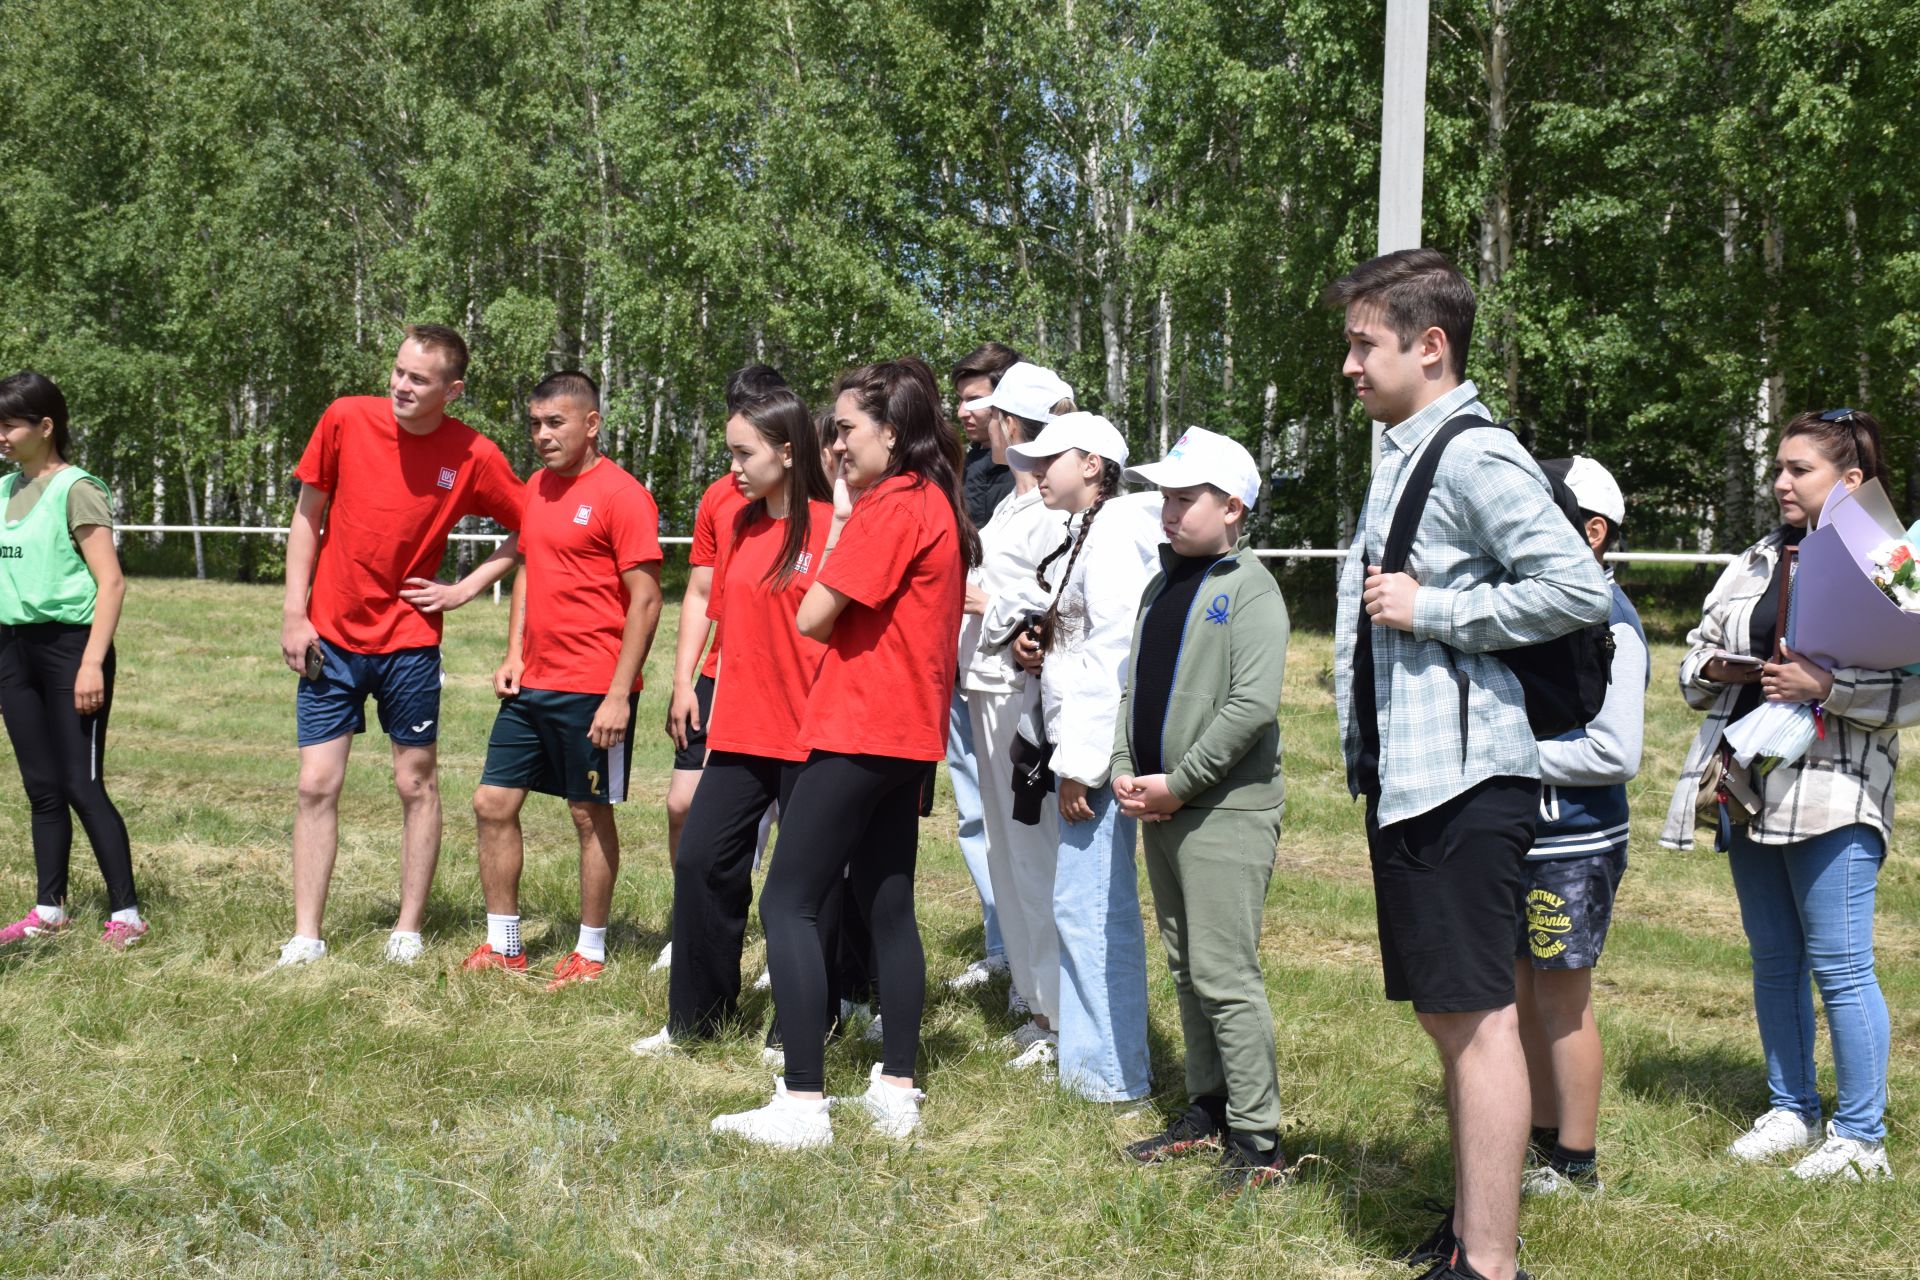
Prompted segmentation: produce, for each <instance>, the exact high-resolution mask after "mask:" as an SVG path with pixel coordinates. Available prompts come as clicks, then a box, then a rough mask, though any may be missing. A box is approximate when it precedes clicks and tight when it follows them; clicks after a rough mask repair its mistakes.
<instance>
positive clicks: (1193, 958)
mask: <svg viewBox="0 0 1920 1280" xmlns="http://www.w3.org/2000/svg"><path fill="white" fill-rule="evenodd" d="M1140 835H1141V842H1142V844H1143V845H1144V846H1145V849H1146V862H1147V879H1148V881H1149V882H1150V883H1151V884H1152V886H1153V906H1154V912H1155V914H1156V915H1157V916H1158V917H1159V920H1160V940H1161V941H1162V942H1164V943H1166V947H1167V968H1168V969H1170V970H1172V972H1173V985H1174V989H1175V990H1176V991H1177V992H1178V993H1179V996H1180V1030H1181V1033H1182V1035H1183V1036H1184V1037H1185V1038H1186V1042H1187V1094H1188V1096H1189V1097H1190V1098H1199V1097H1207V1096H1212V1097H1225V1098H1226V1100H1227V1124H1228V1125H1229V1126H1230V1127H1231V1128H1233V1129H1236V1130H1239V1131H1241V1132H1243V1133H1249V1134H1262V1135H1266V1134H1270V1133H1272V1132H1273V1131H1274V1130H1276V1129H1278V1128H1279V1127H1280V1078H1279V1069H1278V1068H1277V1067H1276V1066H1275V1063H1274V1047H1273V1011H1272V1010H1271V1009H1270V1008H1268V1007H1267V988H1266V982H1265V980H1264V979H1263V978H1262V977H1261V974H1260V916H1261V913H1262V910H1263V909H1264V907H1265V906H1266V900H1267V884H1268V882H1269V881H1270V880H1272V878H1273V858H1274V850H1275V848H1276V847H1277V846H1278V844H1279V841H1280V810H1279V809H1278V808H1277V807H1276V808H1273V809H1182V810H1180V811H1179V812H1177V813H1175V814H1174V815H1173V816H1172V817H1171V818H1169V819H1168V820H1167V821H1165V822H1143V823H1141V824H1140Z"/></svg>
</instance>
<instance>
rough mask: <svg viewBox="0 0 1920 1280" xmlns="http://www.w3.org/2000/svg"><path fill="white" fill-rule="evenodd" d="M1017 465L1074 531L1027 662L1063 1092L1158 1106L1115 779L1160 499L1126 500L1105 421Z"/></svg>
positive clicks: (1011, 460) (1031, 449) (1131, 875)
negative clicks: (1047, 789) (1049, 797)
mask: <svg viewBox="0 0 1920 1280" xmlns="http://www.w3.org/2000/svg"><path fill="white" fill-rule="evenodd" d="M1007 462H1008V464H1009V465H1010V466H1013V467H1015V468H1016V469H1020V470H1026V471H1032V472H1035V473H1037V474H1038V475H1039V477H1040V480H1039V485H1038V488H1039V490H1040V497H1041V501H1042V502H1044V503H1045V504H1046V506H1047V508H1048V509H1049V510H1052V511H1064V512H1067V513H1068V514H1069V516H1070V517H1071V519H1070V520H1069V522H1068V524H1067V534H1066V540H1065V541H1064V542H1062V543H1061V544H1060V546H1059V547H1058V548H1056V549H1055V551H1054V552H1053V554H1052V555H1050V556H1048V557H1047V559H1046V560H1044V561H1042V563H1041V565H1040V570H1039V576H1040V578H1041V580H1042V581H1046V580H1047V579H1049V578H1051V579H1052V581H1053V582H1055V583H1057V584H1058V589H1057V590H1056V591H1055V593H1054V596H1053V603H1052V605H1051V607H1049V608H1048V610H1047V612H1046V614H1045V615H1044V616H1043V618H1042V620H1041V625H1040V627H1039V634H1038V636H1037V638H1036V639H1035V640H1027V639H1022V640H1021V641H1018V642H1016V646H1015V652H1016V656H1017V657H1019V658H1020V659H1021V660H1022V664H1023V665H1025V666H1026V667H1027V669H1028V670H1029V671H1035V670H1038V671H1039V673H1040V695H1041V706H1042V709H1043V712H1044V717H1045V723H1046V732H1047V739H1048V741H1050V742H1052V743H1053V744H1054V746H1053V771H1054V774H1055V776H1056V778H1057V782H1058V787H1059V793H1060V794H1059V808H1060V818H1061V827H1060V851H1059V857H1058V863H1057V865H1056V867H1055V871H1054V882H1053V919H1054V926H1055V928H1056V930H1057V931H1058V934H1059V939H1060V997H1059V999H1060V1016H1059V1018H1058V1020H1057V1022H1056V1027H1057V1030H1058V1043H1057V1052H1058V1055H1059V1063H1060V1081H1061V1083H1062V1084H1063V1085H1065V1086H1066V1087H1068V1088H1070V1089H1073V1090H1074V1091H1075V1092H1077V1093H1080V1094H1082V1095H1083V1096H1085V1097H1088V1098H1092V1099H1095V1100H1097V1101H1102V1102H1121V1101H1127V1100H1130V1099H1136V1098H1144V1097H1146V1096H1147V1094H1148V1093H1149V1092H1150V1091H1151V1080H1150V1079H1149V1075H1148V1064H1147V948H1146V936H1145V933H1144V931H1143V929H1142V927H1141V923H1140V894H1139V890H1138V887H1137V884H1138V881H1137V875H1138V873H1137V871H1136V870H1135V867H1134V862H1133V846H1134V835H1135V822H1134V820H1133V819H1132V818H1129V817H1127V816H1126V815H1125V814H1123V813H1121V812H1120V806H1119V805H1118V804H1117V803H1115V801H1114V796H1113V788H1112V786H1111V785H1110V779H1109V778H1108V777H1107V765H1108V761H1109V759H1110V758H1111V756H1112V754H1113V727H1114V720H1115V717H1116V716H1117V715H1118V714H1119V708H1120V688H1121V684H1122V682H1123V680H1124V679H1125V668H1126V661H1127V652H1128V650H1129V648H1130V647H1131V645H1132V642H1133V623H1134V617H1135V615H1136V614H1137V613H1138V612H1139V609H1140V595H1141V593H1142V591H1144V590H1145V589H1146V585H1147V582H1148V580H1149V579H1150V578H1152V577H1153V574H1154V572H1155V570H1156V568H1157V567H1158V564H1159V545H1160V543H1161V542H1162V541H1164V535H1163V534H1162V532H1161V529H1160V495H1159V494H1158V493H1141V494H1134V495H1131V496H1121V495H1120V477H1121V474H1122V472H1123V471H1124V470H1125V468H1126V465H1127V443H1126V441H1125V439H1123V438H1122V437H1121V435H1120V433H1119V432H1118V431H1116V430H1115V429H1114V427H1113V424H1112V423H1110V422H1108V421H1107V420H1106V419H1105V418H1102V417H1098V416H1096V415H1094V414H1091V413H1069V414H1065V415H1063V416H1061V417H1059V418H1055V419H1054V420H1053V421H1052V422H1051V423H1049V424H1048V425H1047V427H1046V429H1045V430H1043V431H1041V433H1040V435H1039V437H1038V438H1037V439H1035V440H1034V441H1033V442H1032V443H1030V444H1024V445H1018V446H1013V447H1010V448H1009V449H1008V450H1007Z"/></svg>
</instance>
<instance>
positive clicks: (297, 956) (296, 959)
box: [273, 937, 327, 969]
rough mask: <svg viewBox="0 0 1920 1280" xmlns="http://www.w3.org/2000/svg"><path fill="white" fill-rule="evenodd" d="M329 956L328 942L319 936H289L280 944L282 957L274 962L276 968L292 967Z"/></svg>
mask: <svg viewBox="0 0 1920 1280" xmlns="http://www.w3.org/2000/svg"><path fill="white" fill-rule="evenodd" d="M326 958H327V944H326V943H324V942H322V941H321V940H320V939H318V938H300V937H294V938H288V939H287V940H286V941H285V942H283V943H281V944H280V958H279V959H278V960H276V961H274V962H273V967H274V968H276V969H291V968H294V967H295V966H297V965H303V964H312V963H313V962H314V961H315V960H325V959H326Z"/></svg>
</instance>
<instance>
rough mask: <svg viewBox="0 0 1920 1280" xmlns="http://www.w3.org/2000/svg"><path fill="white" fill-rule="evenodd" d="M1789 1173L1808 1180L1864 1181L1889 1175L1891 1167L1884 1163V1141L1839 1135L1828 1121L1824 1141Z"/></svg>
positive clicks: (1885, 1148) (1891, 1171)
mask: <svg viewBox="0 0 1920 1280" xmlns="http://www.w3.org/2000/svg"><path fill="white" fill-rule="evenodd" d="M1789 1172H1790V1173H1792V1174H1793V1176H1794V1177H1796V1178H1804V1179H1807V1180H1808V1181H1812V1180H1813V1179H1816V1178H1832V1179H1834V1180H1836V1181H1839V1182H1864V1181H1867V1180H1868V1179H1871V1178H1891V1177H1892V1176H1893V1166H1892V1165H1890V1164H1888V1163H1887V1147H1886V1144H1885V1143H1883V1142H1862V1141H1861V1140H1860V1139H1859V1138H1845V1137H1842V1136H1841V1135H1839V1134H1837V1133H1835V1132H1834V1131H1833V1122H1832V1121H1831V1120H1829V1121H1828V1122H1827V1140H1826V1141H1825V1142H1823V1143H1821V1144H1820V1148H1819V1150H1817V1151H1815V1152H1814V1153H1813V1154H1812V1155H1809V1156H1807V1157H1805V1158H1804V1159H1802V1160H1801V1161H1800V1163H1798V1164H1796V1165H1794V1166H1793V1168H1792V1169H1791V1170H1789Z"/></svg>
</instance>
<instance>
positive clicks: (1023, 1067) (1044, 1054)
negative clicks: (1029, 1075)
mask: <svg viewBox="0 0 1920 1280" xmlns="http://www.w3.org/2000/svg"><path fill="white" fill-rule="evenodd" d="M1059 1060H1060V1037H1058V1036H1056V1035H1054V1034H1053V1033H1052V1032H1051V1031H1048V1032H1044V1033H1042V1038H1041V1039H1039V1040H1035V1041H1034V1042H1033V1043H1032V1044H1030V1045H1028V1046H1027V1047H1026V1049H1025V1050H1023V1051H1022V1052H1021V1053H1020V1054H1019V1056H1017V1057H1013V1058H1009V1059H1008V1060H1007V1065H1008V1066H1010V1067H1012V1068H1013V1069H1014V1070H1015V1071H1031V1070H1033V1069H1034V1068H1035V1067H1050V1066H1052V1065H1053V1064H1054V1063H1056V1062H1058V1061H1059Z"/></svg>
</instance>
